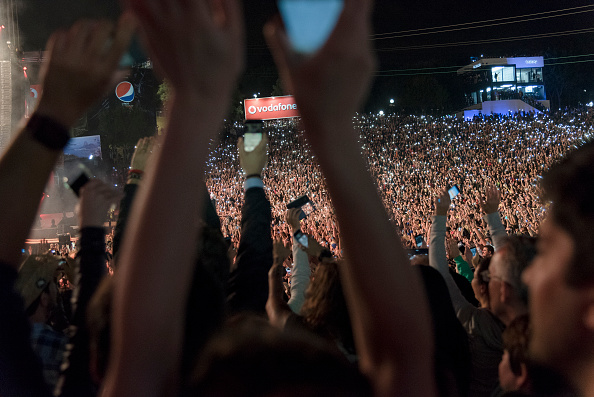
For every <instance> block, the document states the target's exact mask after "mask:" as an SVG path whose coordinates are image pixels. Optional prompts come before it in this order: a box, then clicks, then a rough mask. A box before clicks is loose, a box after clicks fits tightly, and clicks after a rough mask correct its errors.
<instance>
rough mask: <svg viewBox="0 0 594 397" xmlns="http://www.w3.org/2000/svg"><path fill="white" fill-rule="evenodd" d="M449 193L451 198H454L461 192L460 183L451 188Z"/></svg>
mask: <svg viewBox="0 0 594 397" xmlns="http://www.w3.org/2000/svg"><path fill="white" fill-rule="evenodd" d="M448 193H449V195H450V200H453V199H454V197H456V196H457V195H459V194H460V189H459V188H458V185H454V186H452V187H451V188H449V189H448Z"/></svg>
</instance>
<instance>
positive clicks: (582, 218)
mask: <svg viewBox="0 0 594 397" xmlns="http://www.w3.org/2000/svg"><path fill="white" fill-rule="evenodd" d="M542 188H543V191H544V198H545V199H546V200H549V201H550V202H552V205H551V207H550V209H549V211H550V215H551V216H552V219H553V220H554V221H555V223H556V224H557V225H559V226H560V227H561V228H562V229H563V230H565V231H566V232H567V233H568V234H569V235H570V236H571V238H572V239H573V241H574V242H576V243H577V242H578V241H580V242H582V243H583V244H584V245H585V246H589V245H590V244H592V243H594V233H592V224H593V223H594V206H593V205H592V197H594V141H593V142H589V143H587V144H584V145H583V146H582V147H580V148H579V149H577V150H574V151H572V152H570V153H569V154H568V155H567V156H566V157H565V158H564V159H563V160H562V161H561V162H559V163H558V164H556V165H554V166H552V167H551V169H550V170H549V171H548V172H547V173H546V174H545V175H544V177H543V181H542ZM576 254H577V253H576V252H574V258H573V259H574V260H572V263H571V265H570V267H569V270H568V272H567V273H566V274H565V280H566V281H567V283H568V284H569V285H572V286H574V287H580V286H584V285H586V284H589V283H592V282H593V281H594V259H592V258H590V257H589V256H585V257H583V258H580V260H576V259H577V256H576Z"/></svg>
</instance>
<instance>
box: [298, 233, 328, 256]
mask: <svg viewBox="0 0 594 397" xmlns="http://www.w3.org/2000/svg"><path fill="white" fill-rule="evenodd" d="M301 249H302V250H303V251H305V252H307V255H309V256H313V257H315V258H317V257H318V256H320V254H321V253H322V251H323V250H324V247H323V246H322V245H320V243H318V241H317V240H316V239H315V238H313V237H312V236H307V247H304V246H301Z"/></svg>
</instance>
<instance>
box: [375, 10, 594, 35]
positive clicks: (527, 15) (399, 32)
mask: <svg viewBox="0 0 594 397" xmlns="http://www.w3.org/2000/svg"><path fill="white" fill-rule="evenodd" d="M589 7H594V5H591V4H590V5H585V6H578V7H570V8H562V9H559V10H554V11H543V12H537V13H534V14H525V15H517V16H514V17H504V18H494V19H485V20H482V21H476V22H464V23H458V24H453V25H442V26H435V27H431V28H420V29H410V30H402V31H396V32H387V33H377V34H374V35H372V37H373V39H379V38H380V37H381V36H389V35H399V34H404V33H413V32H421V31H424V30H435V29H444V28H455V27H460V26H468V25H476V24H479V23H490V22H497V21H505V20H508V19H516V18H525V17H534V16H538V15H547V14H553V13H556V12H565V11H573V10H578V9H583V8H589Z"/></svg>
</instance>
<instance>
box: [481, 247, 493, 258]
mask: <svg viewBox="0 0 594 397" xmlns="http://www.w3.org/2000/svg"><path fill="white" fill-rule="evenodd" d="M490 257H491V251H489V249H488V248H487V247H483V258H490Z"/></svg>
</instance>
